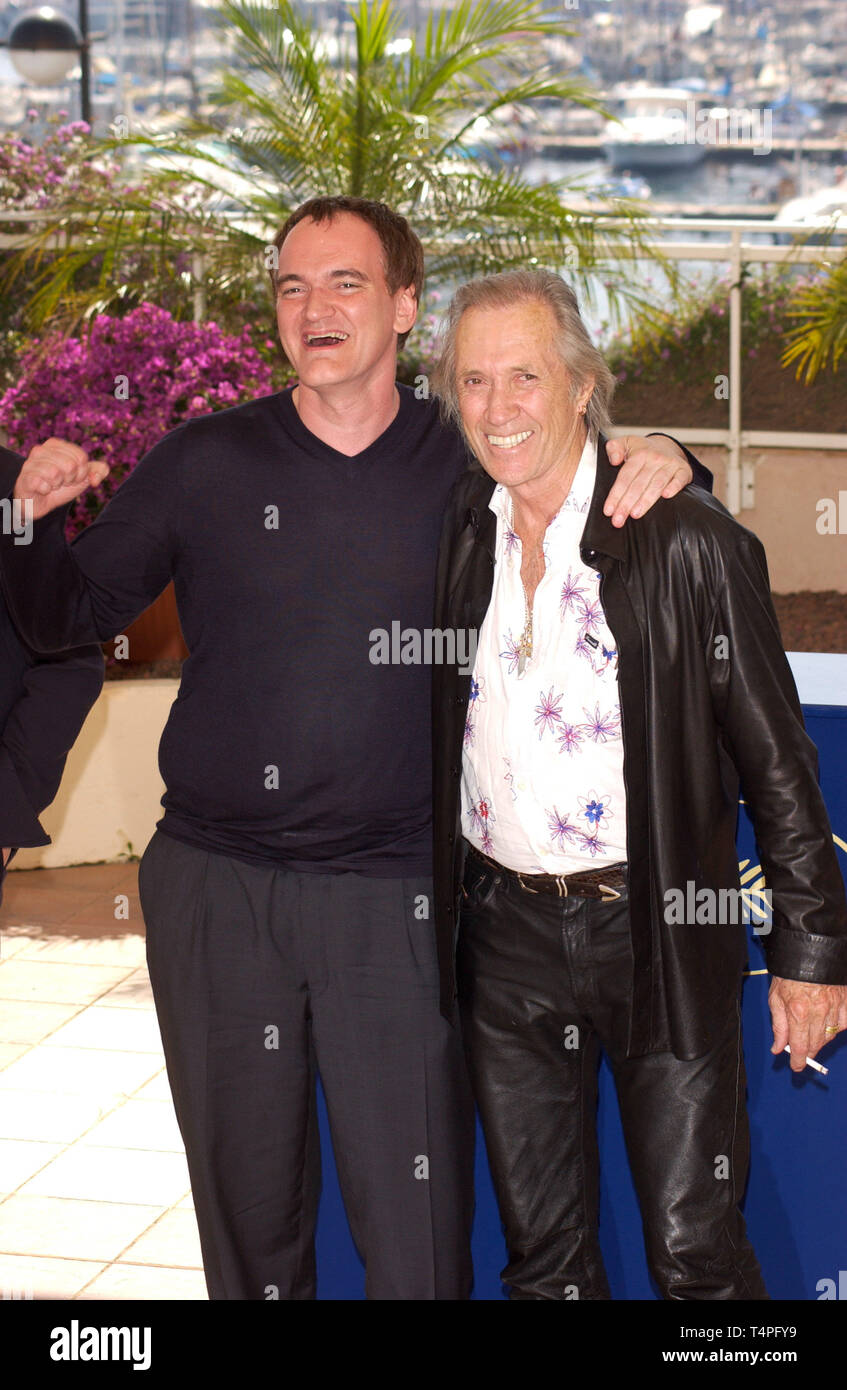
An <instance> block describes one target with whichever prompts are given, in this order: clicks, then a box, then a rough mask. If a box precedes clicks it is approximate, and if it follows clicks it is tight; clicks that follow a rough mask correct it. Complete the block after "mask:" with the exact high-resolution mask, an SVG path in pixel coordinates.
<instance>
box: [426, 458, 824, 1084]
mask: <svg viewBox="0 0 847 1390" xmlns="http://www.w3.org/2000/svg"><path fill="white" fill-rule="evenodd" d="M614 477H615V473H614V469H613V468H612V465H611V464H610V463H609V461H608V459H607V457H606V451H605V440H604V439H603V437H602V436H601V438H600V441H599V445H598V457H597V478H596V485H595V488H594V495H593V498H592V502H591V507H590V509H589V512H588V517H587V520H586V525H585V529H584V531H583V534H582V542H581V547H580V548H581V554H582V557H583V560H584V561H585V563H586V564H588V565H591V566H592V567H593V568H594V569H596V570H599V572H600V574H601V575H602V579H601V583H600V597H601V601H602V604H603V608H604V611H605V614H606V621H607V623H608V625H609V628H610V629H611V631H612V633H613V634H614V637H615V641H616V643H617V649H618V653H619V655H618V689H619V697H620V707H621V725H622V735H623V748H624V784H625V788H626V828H627V855H628V862H629V893H630V909H631V930H632V947H633V992H632V1009H631V1016H630V1027H629V1055H630V1056H640V1055H643V1054H645V1053H649V1052H656V1051H665V1050H668V1049H670V1050H671V1051H673V1052H675V1053H676V1055H677V1056H679V1057H682V1058H693V1057H698V1056H700V1055H702V1054H703V1053H704V1052H706V1051H708V1050H709V1048H710V1047H711V1046H712V1040H713V1037H714V1034H715V1030H716V1029H717V1028H718V1027H719V1026H720V1024H721V1020H722V1019H723V1018H724V1017H725V1015H726V1009H727V1008H730V1007H732V1006H733V1001H734V999H735V998H736V997H737V992H738V988H739V984H740V979H741V972H742V969H743V967H744V962H745V959H746V952H747V944H746V931H745V928H744V926H743V925H742V924H740V923H738V924H735V925H733V924H728V925H723V926H718V925H708V926H706V925H696V924H695V923H690V922H689V923H686V924H684V925H682V924H680V925H669V924H668V923H667V922H666V920H665V915H666V913H665V904H666V903H667V902H668V901H669V899H668V898H666V896H665V894H666V893H667V892H668V890H672V889H677V890H680V889H681V890H682V892H683V893H685V891H686V885H687V884H688V883H689V882H692V883H693V884H694V885H695V891H697V890H699V889H701V888H711V889H713V890H720V889H723V888H728V889H734V890H737V889H738V883H739V879H738V857H737V853H736V847H735V835H736V827H737V818H738V798H739V777H740V781H741V784H742V785H743V789H744V797H745V801H746V804H747V809H748V811H749V812H750V814H751V818H752V820H753V824H754V827H755V831H756V838H757V843H758V847H759V853H760V857H761V864H762V868H763V870H764V873H765V876H766V880H767V884H768V887H769V888H770V890H771V894H772V925H771V930H770V932H769V934H767V935H763V936H761V937H760V938H759V939H760V940H761V941H762V944H763V947H764V951H765V957H766V961H767V965H768V968H769V969H770V971H771V972H772V973H773V974H774V975H780V976H783V977H785V978H787V979H796V980H814V981H818V982H821V983H825V984H845V983H847V903H845V893H844V883H843V880H842V878H841V872H840V870H839V867H838V862H837V859H836V856H835V850H834V847H833V843H832V832H831V830H830V826H829V820H828V817H827V813H826V808H825V805H824V802H823V797H822V795H821V792H820V789H819V786H818V780H817V753H816V749H815V746H814V744H813V743H812V741H811V739H810V738H809V737H808V735H807V734H806V732H805V729H804V727H803V720H802V714H801V711H800V704H799V700H798V698H797V691H796V688H795V685H794V681H793V678H792V675H791V670H790V667H789V665H788V661H787V660H786V657H785V653H784V651H783V648H782V642H781V640H780V635H779V628H778V625H777V621H776V616H775V614H774V611H773V606H772V603H771V599H770V586H769V583H768V573H767V565H766V561H765V554H764V550H763V548H762V546H761V543H760V542H759V541H758V539H757V538H756V537H755V536H754V535H753V534H752V533H751V532H750V531H747V530H746V529H745V528H744V527H742V526H740V525H739V524H738V522H736V521H735V520H734V519H733V517H732V516H731V515H730V514H729V512H728V511H727V510H726V509H725V508H724V507H723V506H722V505H721V504H720V503H719V502H717V501H716V500H715V499H714V498H713V497H711V496H710V495H709V494H708V493H707V492H705V491H703V490H702V489H701V488H699V487H696V486H690V487H688V488H687V489H685V490H684V491H683V492H681V493H680V494H678V496H676V497H674V498H671V499H670V500H660V501H659V502H657V503H656V505H655V506H654V507H653V508H652V509H651V510H650V511H649V512H648V513H647V515H646V516H644V517H642V518H641V519H639V520H637V521H632V520H630V521H628V522H627V524H626V526H624V527H623V528H622V529H616V528H615V527H613V526H612V524H611V521H610V520H609V518H608V517H605V516H604V515H603V510H602V509H603V502H604V500H605V498H606V495H607V493H608V491H609V488H610V487H611V485H612V482H613V481H614ZM493 489H494V483H493V480H492V479H491V478H490V477H489V476H488V475H487V474H486V473H484V472H483V471H482V470H481V469H478V468H473V469H471V470H469V471H468V473H466V474H465V475H464V477H463V478H461V479H460V481H459V482H458V483H457V485H456V487H455V488H454V490H453V493H452V494H451V497H450V500H449V503H448V507H447V512H446V515H445V521H444V528H443V532H442V540H441V551H440V556H439V566H438V577H437V591H436V626H437V627H440V628H470V629H477V630H478V629H479V628H480V627H481V625H482V620H483V618H484V616H485V613H486V610H487V608H488V604H489V602H490V598H491V590H492V584H493V578H494V542H495V537H496V526H497V522H496V517H495V515H494V513H493V512H492V511H491V509H490V508H489V506H488V501H489V498H490V496H491V493H492V491H493ZM719 637H725V638H726V639H727V640H726V642H719V641H717V639H718V638H719ZM469 692H470V676H469V675H462V674H460V673H459V671H458V670H457V668H456V666H449V665H442V666H435V667H434V668H433V726H434V749H435V766H434V835H435V919H436V933H437V940H438V951H439V963H440V971H441V1007H442V1011H443V1012H444V1013H445V1014H446V1015H448V1016H450V1015H451V1014H452V1012H453V1001H454V999H455V992H456V991H455V970H454V952H455V940H456V934H457V931H458V927H459V922H458V916H459V899H460V888H461V873H462V865H463V857H464V856H463V841H462V825H461V805H460V777H461V766H462V746H463V734H464V726H465V715H466V711H467V704H468V697H469ZM670 915H671V916H673V914H670Z"/></svg>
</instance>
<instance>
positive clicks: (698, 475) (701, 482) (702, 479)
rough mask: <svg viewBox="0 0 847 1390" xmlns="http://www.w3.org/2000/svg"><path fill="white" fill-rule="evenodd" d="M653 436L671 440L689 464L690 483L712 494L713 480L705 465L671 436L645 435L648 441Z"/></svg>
mask: <svg viewBox="0 0 847 1390" xmlns="http://www.w3.org/2000/svg"><path fill="white" fill-rule="evenodd" d="M655 434H657V435H660V436H661V438H662V439H673V442H674V444H675V445H676V447H677V448H678V449H682V451H683V453H684V454H685V457H686V458H687V459H688V462H689V463H690V464H691V470H692V472H693V474H694V477H693V478H692V480H691V481H692V482H694V483H696V484H697V486H698V487H701V488H703V490H704V492H712V491H713V484H714V481H715V480H714V477H713V476H712V474H711V473H710V472H709V470H708V468H707V467H706V466H705V464H703V463H701V462H700V460H699V459H698V458H697V457H696V456H695V455H694V454H692V452H691V450H690V449H686V447H685V445H684V444H683V443H682V441H681V440H679V439H674V436H673V435H672V434H665V433H664V432H663V431H662V430H651V431H650V433H649V434H648V435H647V438H648V439H650V438H651V436H652V435H655Z"/></svg>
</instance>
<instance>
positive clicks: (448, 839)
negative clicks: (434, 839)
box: [447, 835, 453, 845]
mask: <svg viewBox="0 0 847 1390" xmlns="http://www.w3.org/2000/svg"><path fill="white" fill-rule="evenodd" d="M447 843H448V845H452V843H453V836H452V835H448V836H447Z"/></svg>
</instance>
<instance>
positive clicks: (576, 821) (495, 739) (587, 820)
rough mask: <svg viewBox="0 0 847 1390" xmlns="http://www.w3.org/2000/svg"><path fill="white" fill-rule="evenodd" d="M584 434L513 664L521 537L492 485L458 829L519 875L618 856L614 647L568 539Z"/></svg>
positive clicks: (587, 472) (588, 463)
mask: <svg viewBox="0 0 847 1390" xmlns="http://www.w3.org/2000/svg"><path fill="white" fill-rule="evenodd" d="M596 447H597V445H596V439H591V438H589V439H588V441H587V442H586V445H585V448H584V450H583V452H582V457H581V458H580V461H579V465H578V467H577V471H576V475H575V477H574V480H573V484H572V485H571V490H570V492H569V493H568V496H567V497H566V499H565V501H564V503H563V504H562V507H561V508H560V510H559V512H558V513H557V514H556V516H555V517H554V519H553V520H552V521H551V522H550V525H549V526H548V527H547V531H546V533H545V536H544V542H543V548H544V560H545V570H544V576H543V578H542V580H541V582H540V584H539V585H538V588H537V589H536V591H535V597H534V600H533V612H532V656H531V657H529V659H528V660H527V662H526V667H525V670H524V671H523V674H519V671H518V661H519V646H520V641H521V636H522V633H523V630H524V623H525V619H526V605H525V599H524V589H523V584H522V583H521V543H520V540H519V538H518V537H517V536H516V535H515V533H514V531H513V530H512V502H511V497H510V495H509V492H508V489H506V488H505V487H503V486H501V485H499V484H498V486H497V487H496V488H495V489H494V492H493V494H492V496H491V501H490V503H489V506H490V507H491V509H492V511H494V512H495V513H496V515H497V541H496V549H495V568H494V586H493V590H492V594H491V603H490V605H489V608H488V612H487V613H486V615H485V619H484V621H483V624H482V628H481V630H480V633H479V642H478V647H477V654H476V663H475V666H474V672H473V677H472V680H471V695H470V700H469V703H468V715H467V723H466V726H465V748H464V757H463V766H462V828H463V831H464V834H465V836H466V838H467V839H468V840H469V841H470V842H471V844H473V845H476V846H477V848H478V849H480V850H482V851H483V853H484V854H487V855H488V856H489V857H490V858H492V859H496V860H497V862H498V863H500V864H504V865H505V866H506V867H507V868H510V869H514V870H516V871H517V872H519V873H552V874H567V873H576V872H579V870H580V869H586V868H589V867H592V866H593V867H595V868H596V867H601V866H604V865H606V864H614V863H618V862H619V861H623V860H625V859H626V816H625V809H626V808H625V802H624V783H623V743H622V740H621V717H620V704H619V701H618V682H617V651H616V649H615V641H614V638H613V637H612V634H611V632H610V631H609V629H608V627H607V626H606V620H605V615H604V613H603V609H602V607H601V604H600V598H599V585H600V575H599V574H598V573H597V571H596V570H593V569H591V568H590V567H589V566H587V565H585V564H583V562H582V559H581V557H580V553H579V543H580V540H581V538H582V532H583V530H584V528H585V521H586V516H587V513H588V508H589V505H590V502H591V497H592V493H593V490H594V477H595V471H596V463H595V459H596Z"/></svg>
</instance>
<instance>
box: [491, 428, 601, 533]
mask: <svg viewBox="0 0 847 1390" xmlns="http://www.w3.org/2000/svg"><path fill="white" fill-rule="evenodd" d="M596 457H597V436H596V435H592V434H591V432H590V431H589V433H588V435H587V437H586V440H585V445H584V447H583V450H582V453H581V454H580V457H579V463H578V464H577V466H576V473H575V474H574V476H573V481H572V483H571V486H570V491H569V492H568V495H567V497H566V498H565V499H564V501H563V502H562V506H561V507H560V508H559V510H558V512H557V513H556V516H555V517H554V518H553V521H556V520H557V519H558V517H559V516H560V515H561V513H562V511H563V510H564V508H565V503H566V502H567V503H570V505H569V506H568V508H567V510H568V511H575V510H582V511H587V510H588V505H589V504H590V502H591V497H592V494H593V492H594V480H595V473H596ZM488 505H489V507H490V508H491V510H492V512H494V513H495V515H496V516H497V517H498V518H500V519H501V520H502V522H503V524H504V526H506V527H507V528H510V529H511V525H512V498H511V494H510V492H509V489H508V488H507V487H505V486H504V485H503V483H497V484H496V485H495V488H494V491H493V492H492V494H491V498H490V500H489V503H488ZM553 521H551V522H550V525H551V526H552V524H553Z"/></svg>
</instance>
